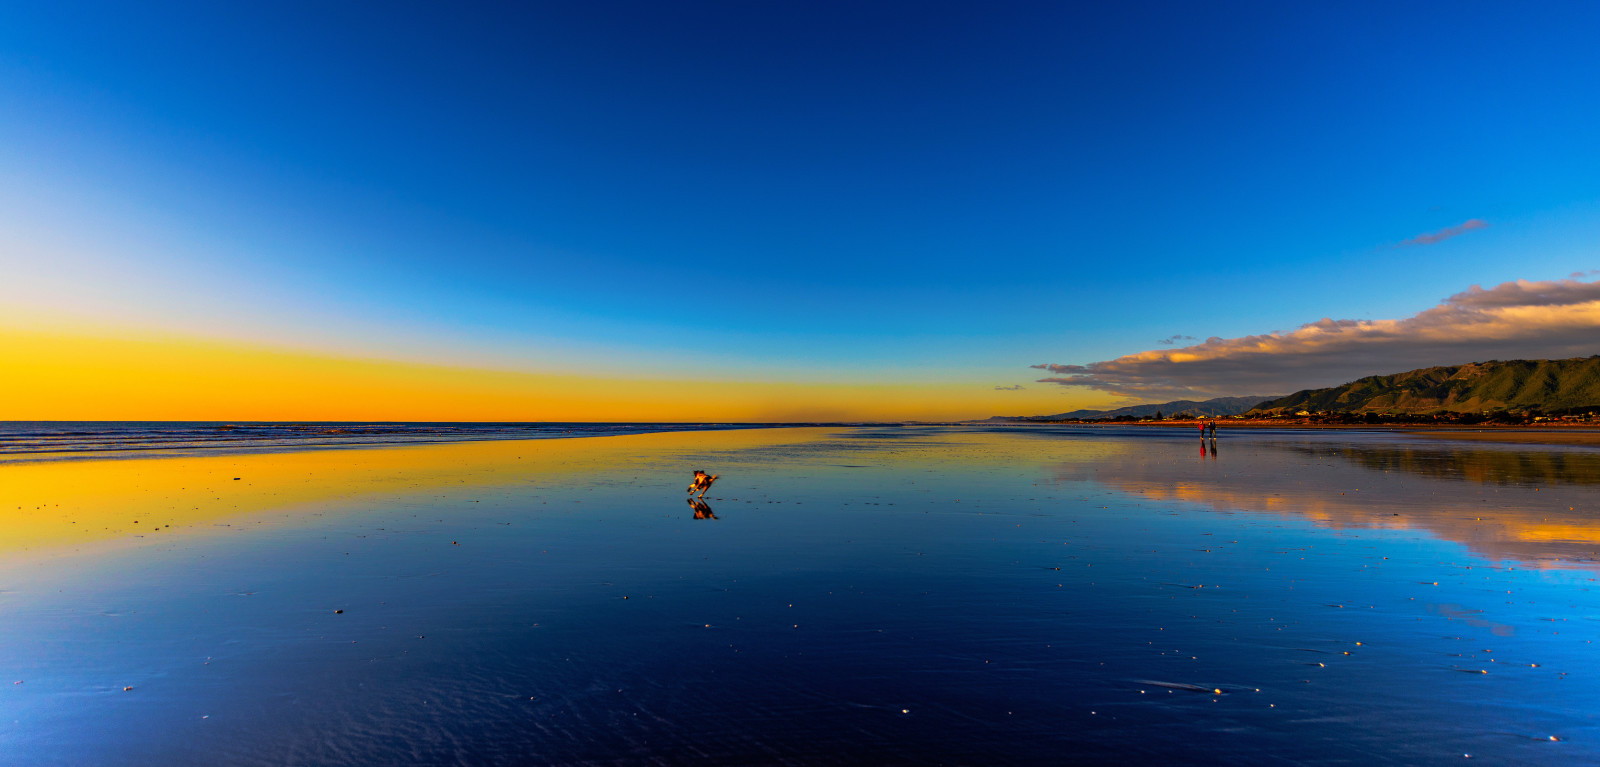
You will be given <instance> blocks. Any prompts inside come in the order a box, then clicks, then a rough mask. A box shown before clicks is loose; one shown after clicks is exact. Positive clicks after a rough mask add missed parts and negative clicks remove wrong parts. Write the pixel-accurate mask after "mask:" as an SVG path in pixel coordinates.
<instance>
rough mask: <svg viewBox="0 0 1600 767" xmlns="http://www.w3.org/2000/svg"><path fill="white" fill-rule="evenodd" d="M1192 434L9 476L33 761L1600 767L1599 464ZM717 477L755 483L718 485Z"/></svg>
mask: <svg viewBox="0 0 1600 767" xmlns="http://www.w3.org/2000/svg"><path fill="white" fill-rule="evenodd" d="M1196 441H1197V440H1195V439H1194V438H1193V437H1192V436H1191V435H1190V434H1188V433H1187V431H1173V432H1163V431H1161V430H1156V429H1150V428H1128V429H1116V428H1106V427H1079V428H1072V427H1036V428H1030V429H1026V430H1018V429H1014V428H1006V427H996V428H984V427H956V428H947V427H912V428H822V429H775V430H762V431H755V432H722V433H686V434H657V435H639V436H625V437H598V438H591V439H584V440H570V441H568V440H539V441H529V442H518V441H506V442H480V443H472V444H462V445H419V446H408V447H400V448H385V449H373V450H366V449H363V450H325V451H319V452H298V453H282V454H259V455H258V454H252V455H248V456H236V455H231V456H197V457H195V456H192V457H187V458H175V459H158V460H151V459H128V460H88V461H70V462H56V463H18V464H8V465H0V494H3V496H4V498H3V500H4V501H5V502H6V503H5V504H3V505H0V520H3V521H5V522H6V523H7V524H5V525H4V526H0V530H5V531H7V532H5V533H4V535H5V536H9V537H3V538H0V615H3V616H4V617H5V621H4V622H3V623H0V674H3V675H4V678H0V682H3V684H0V713H4V716H3V717H0V754H5V755H6V759H9V760H14V761H15V762H17V763H25V764H46V765H49V764H103V763H117V764H134V765H143V764H150V765H157V764H159V765H189V764H194V765H201V764H206V765H209V764H219V763H221V764H285V763H307V764H310V763H314V764H351V765H356V764H375V763H406V764H508V763H541V764H595V763H640V762H642V763H680V762H686V761H694V762H695V763H697V764H711V765H718V764H750V763H764V764H813V763H818V762H826V763H845V762H850V763H860V762H873V763H883V764H926V763H970V764H979V763H981V764H1059V763H1061V762H1062V761H1063V760H1066V761H1081V762H1086V763H1101V762H1106V761H1113V760H1117V761H1132V762H1136V763H1155V762H1175V763H1189V762H1193V761H1195V760H1196V758H1197V755H1204V756H1203V759H1204V760H1206V761H1218V762H1222V761H1226V762H1229V763H1246V764H1252V763H1260V764H1280V763H1296V764H1348V763H1351V762H1357V763H1407V764H1434V763H1439V764H1444V763H1450V764H1456V763H1459V762H1460V761H1461V760H1462V759H1463V757H1464V755H1466V754H1471V755H1472V757H1473V758H1474V759H1475V760H1485V761H1489V762H1492V763H1519V764H1577V763H1592V762H1595V761H1597V760H1600V725H1597V719H1600V668H1597V667H1596V665H1595V664H1594V663H1593V653H1594V646H1595V644H1594V643H1595V641H1596V640H1597V639H1600V620H1597V619H1596V617H1595V616H1597V615H1600V597H1597V594H1596V591H1597V590H1596V585H1597V581H1596V579H1597V578H1600V452H1596V451H1592V450H1588V449H1582V450H1563V449H1560V448H1552V447H1549V446H1531V447H1530V446H1517V445H1496V444H1493V443H1480V444H1472V445H1462V444H1452V443H1450V442H1443V441H1435V440H1430V439H1421V438H1418V437H1416V436H1414V435H1409V434H1389V433H1371V432H1343V431H1341V432H1333V431H1327V432H1313V431H1276V432H1274V431H1252V432H1245V431H1243V430H1241V431H1239V432H1233V433H1229V432H1227V431H1224V432H1223V438H1222V439H1220V440H1217V441H1216V442H1215V443H1207V444H1206V445H1205V446H1204V447H1203V448H1201V447H1199V446H1196V445H1195V442H1196ZM696 468H703V469H707V470H709V471H713V472H714V473H717V474H719V475H721V479H720V480H719V481H718V483H717V485H716V486H715V488H714V491H713V492H712V493H709V494H708V496H707V498H706V499H705V501H703V502H702V504H700V505H694V504H689V503H686V501H685V498H684V487H685V486H686V485H687V484H688V477H689V472H690V471H691V470H692V469H696ZM233 477H239V479H238V480H235V479H233ZM57 504H59V506H57ZM133 514H137V515H138V516H137V517H134V516H132V515H133ZM134 518H137V519H138V520H139V524H138V526H137V529H136V528H135V526H134V525H133V524H132V519H134ZM147 524H150V525H157V524H159V525H160V529H161V532H159V533H156V532H153V531H152V530H147V529H145V525H147ZM168 525H170V527H168ZM79 526H87V527H89V528H90V530H89V531H87V532H83V531H79V530H76V529H74V528H76V527H79ZM13 682H15V684H13Z"/></svg>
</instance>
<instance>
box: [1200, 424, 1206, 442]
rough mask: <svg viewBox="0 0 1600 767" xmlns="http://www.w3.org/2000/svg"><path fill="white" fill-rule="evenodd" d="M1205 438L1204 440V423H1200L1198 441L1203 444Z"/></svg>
mask: <svg viewBox="0 0 1600 767" xmlns="http://www.w3.org/2000/svg"><path fill="white" fill-rule="evenodd" d="M1205 438H1206V422H1205V421H1201V422H1200V440H1201V441H1202V442H1204V441H1205Z"/></svg>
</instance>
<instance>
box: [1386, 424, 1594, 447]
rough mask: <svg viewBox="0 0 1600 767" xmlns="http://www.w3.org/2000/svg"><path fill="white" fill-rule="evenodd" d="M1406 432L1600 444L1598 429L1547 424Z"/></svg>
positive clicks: (1459, 437)
mask: <svg viewBox="0 0 1600 767" xmlns="http://www.w3.org/2000/svg"><path fill="white" fill-rule="evenodd" d="M1404 433H1406V434H1414V435H1416V436H1419V437H1430V438H1433V439H1450V440H1458V441H1463V442H1504V443H1507V444H1523V445H1573V446H1581V447H1600V430H1590V429H1578V428H1566V427H1551V428H1548V429H1516V428H1505V429H1470V430H1469V429H1428V430H1410V429H1408V430H1406V431H1405V432H1404Z"/></svg>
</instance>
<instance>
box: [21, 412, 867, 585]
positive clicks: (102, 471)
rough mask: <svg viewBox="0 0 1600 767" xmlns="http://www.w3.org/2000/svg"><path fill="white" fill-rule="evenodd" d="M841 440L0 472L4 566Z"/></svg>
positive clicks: (384, 452)
mask: <svg viewBox="0 0 1600 767" xmlns="http://www.w3.org/2000/svg"><path fill="white" fill-rule="evenodd" d="M831 431H836V430H828V429H814V428H813V429H749V430H736V431H715V432H678V433H666V434H639V435H629V436H612V437H588V438H582V439H541V440H515V441H489V442H461V443H451V444H434V445H405V446H392V447H383V448H370V449H334V450H312V451H303V452H290V453H258V454H249V455H201V456H193V457H177V458H104V457H102V458H93V459H77V460H55V461H41V462H27V463H0V504H3V505H0V557H6V556H16V555H18V554H19V553H21V552H29V551H33V552H38V551H62V550H71V549H73V548H79V547H82V546H84V545H86V544H95V543H102V542H109V541H121V542H124V543H140V542H143V543H154V542H159V541H161V540H165V539H167V538H168V537H170V536H174V535H177V534H184V533H187V534H196V533H200V532H204V531H208V530H217V529H219V528H218V527H217V525H219V524H221V523H224V522H237V521H238V520H240V519H246V518H250V517H252V516H258V515H260V514H262V513H264V512H268V511H282V512H284V513H285V514H286V515H289V516H291V517H292V516H295V515H304V514H310V513H316V512H318V511H319V510H321V509H324V508H326V507H327V506H329V505H330V504H335V503H339V502H343V501H350V500H355V499H370V498H376V497H406V496H417V495H431V496H435V497H436V496H438V495H441V494H454V495H459V494H461V493H462V492H469V491H482V490H485V489H490V488H495V487H510V486H526V485H527V484H528V483H530V482H548V481H552V480H560V479H561V478H562V477H563V476H564V475H571V474H575V473H579V472H584V473H595V474H600V475H605V474H608V473H609V474H611V475H613V476H624V475H625V476H630V477H631V476H635V475H637V474H638V473H639V472H642V471H661V472H666V473H669V474H670V476H671V484H673V485H681V480H682V479H683V478H685V477H687V476H688V474H689V470H690V469H691V468H694V467H692V466H689V465H687V464H686V463H685V460H688V459H685V458H684V456H693V455H696V454H701V453H706V452H716V451H723V450H744V449H751V448H759V447H764V446H771V445H783V444H792V443H796V442H803V441H807V440H811V439H816V438H818V437H820V436H823V435H826V434H829V433H831ZM625 472H633V473H631V474H625ZM224 529H225V528H224Z"/></svg>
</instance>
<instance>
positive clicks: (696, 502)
mask: <svg viewBox="0 0 1600 767" xmlns="http://www.w3.org/2000/svg"><path fill="white" fill-rule="evenodd" d="M689 506H691V507H693V508H694V518H695V519H716V518H717V515H715V514H712V513H711V506H710V505H709V504H707V503H706V502H705V501H702V500H700V499H699V498H690V499H689Z"/></svg>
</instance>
